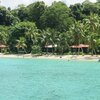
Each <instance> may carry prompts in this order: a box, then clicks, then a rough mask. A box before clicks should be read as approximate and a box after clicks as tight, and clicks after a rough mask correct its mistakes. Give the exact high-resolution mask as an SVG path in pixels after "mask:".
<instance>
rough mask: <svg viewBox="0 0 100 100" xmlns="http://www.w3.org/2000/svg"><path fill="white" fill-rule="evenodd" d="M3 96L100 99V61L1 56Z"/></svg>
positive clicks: (2, 99) (3, 99) (6, 99)
mask: <svg viewBox="0 0 100 100" xmlns="http://www.w3.org/2000/svg"><path fill="white" fill-rule="evenodd" d="M0 100H100V63H99V62H89V61H66V60H47V59H21V58H20V59H16V58H14V59H8V58H0Z"/></svg>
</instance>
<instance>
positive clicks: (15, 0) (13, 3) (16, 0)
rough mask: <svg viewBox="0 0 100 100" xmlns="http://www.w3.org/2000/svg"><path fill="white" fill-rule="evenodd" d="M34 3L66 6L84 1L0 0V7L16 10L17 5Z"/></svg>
mask: <svg viewBox="0 0 100 100" xmlns="http://www.w3.org/2000/svg"><path fill="white" fill-rule="evenodd" d="M35 1H44V2H45V3H46V4H47V5H51V4H52V2H54V1H63V2H65V3H66V4H67V5H70V4H75V3H82V2H83V1H84V0H1V4H0V5H4V6H6V7H11V8H16V7H17V6H18V5H19V4H25V5H28V4H30V3H32V2H35ZM90 1H91V2H96V0H90Z"/></svg>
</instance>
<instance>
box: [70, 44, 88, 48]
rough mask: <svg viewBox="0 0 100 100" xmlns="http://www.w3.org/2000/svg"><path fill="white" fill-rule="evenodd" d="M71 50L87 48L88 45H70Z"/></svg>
mask: <svg viewBox="0 0 100 100" xmlns="http://www.w3.org/2000/svg"><path fill="white" fill-rule="evenodd" d="M70 47H71V48H88V47H89V45H86V44H79V45H72V46H70Z"/></svg>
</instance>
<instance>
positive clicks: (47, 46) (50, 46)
mask: <svg viewBox="0 0 100 100" xmlns="http://www.w3.org/2000/svg"><path fill="white" fill-rule="evenodd" d="M54 47H57V44H55V45H46V46H45V48H54Z"/></svg>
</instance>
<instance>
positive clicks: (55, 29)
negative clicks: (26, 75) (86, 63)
mask: <svg viewBox="0 0 100 100" xmlns="http://www.w3.org/2000/svg"><path fill="white" fill-rule="evenodd" d="M0 44H5V45H7V46H8V47H9V50H10V52H15V53H16V52H18V50H19V48H20V47H21V48H23V49H24V50H25V51H26V52H27V53H30V52H32V51H33V52H34V50H37V49H39V50H37V51H41V50H43V49H44V47H45V45H53V46H54V45H55V44H56V45H57V48H53V49H54V50H53V51H55V52H56V53H58V52H60V53H64V52H67V51H69V50H70V49H71V48H70V46H71V45H79V44H88V45H89V52H92V53H94V52H96V53H100V0H97V2H96V3H92V2H90V1H89V0H85V1H84V2H83V3H82V4H80V3H77V4H74V5H70V6H69V7H68V6H67V5H66V4H65V3H64V2H61V1H59V2H53V3H52V5H50V6H47V5H46V4H45V3H44V2H43V1H38V2H34V3H32V4H30V5H28V6H25V5H23V4H21V5H19V6H18V7H17V8H16V9H13V10H11V8H10V7H9V8H6V7H4V6H0Z"/></svg>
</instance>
